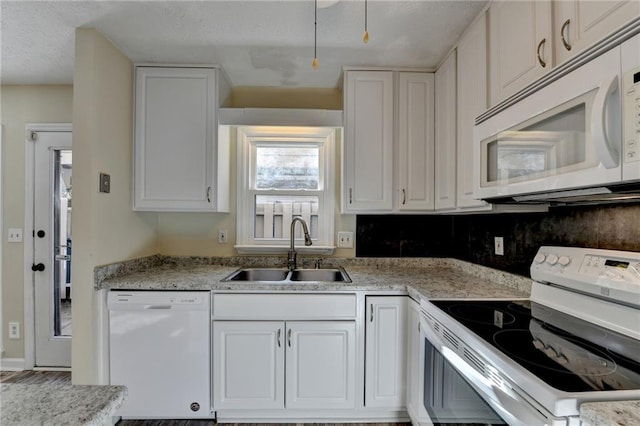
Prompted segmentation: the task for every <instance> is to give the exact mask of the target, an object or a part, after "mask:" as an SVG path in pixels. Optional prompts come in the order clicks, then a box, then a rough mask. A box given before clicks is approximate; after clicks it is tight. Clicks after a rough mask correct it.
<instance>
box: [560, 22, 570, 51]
mask: <svg viewBox="0 0 640 426" xmlns="http://www.w3.org/2000/svg"><path fill="white" fill-rule="evenodd" d="M570 23H571V19H567V20H566V21H564V24H562V28H560V39H561V40H562V44H563V45H564V48H565V49H567V50H571V45H570V44H569V42H568V41H567V39H568V38H569V32H568V31H567V37H566V38H565V36H564V32H565V30H566V29H567V28H569V24H570Z"/></svg>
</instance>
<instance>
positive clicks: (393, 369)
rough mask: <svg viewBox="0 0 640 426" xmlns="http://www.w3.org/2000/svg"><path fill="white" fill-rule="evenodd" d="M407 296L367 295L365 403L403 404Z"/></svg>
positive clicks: (386, 405)
mask: <svg viewBox="0 0 640 426" xmlns="http://www.w3.org/2000/svg"><path fill="white" fill-rule="evenodd" d="M406 324H407V298H406V297H405V296H392V297H391V296H390V297H382V296H379V297H376V296H372V297H367V318H366V327H365V333H366V352H365V359H366V362H365V398H364V404H365V406H366V407H384V408H402V407H404V406H405V405H406V404H405V393H406V389H405V377H406V355H405V349H406Z"/></svg>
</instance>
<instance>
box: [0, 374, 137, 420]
mask: <svg viewBox="0 0 640 426" xmlns="http://www.w3.org/2000/svg"><path fill="white" fill-rule="evenodd" d="M1 393H2V413H1V414H0V424H2V425H3V426H11V425H16V426H17V425H20V426H24V425H43V424H57V425H91V426H93V425H110V424H111V416H112V415H114V413H115V411H116V410H117V409H118V408H119V407H120V406H121V405H122V402H123V401H124V400H125V398H126V395H127V388H126V387H124V386H89V385H67V384H64V385H61V384H17V383H3V384H2V387H1Z"/></svg>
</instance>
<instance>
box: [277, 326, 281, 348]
mask: <svg viewBox="0 0 640 426" xmlns="http://www.w3.org/2000/svg"><path fill="white" fill-rule="evenodd" d="M281 332H282V330H281V329H278V335H277V338H278V347H281V346H280V333H281Z"/></svg>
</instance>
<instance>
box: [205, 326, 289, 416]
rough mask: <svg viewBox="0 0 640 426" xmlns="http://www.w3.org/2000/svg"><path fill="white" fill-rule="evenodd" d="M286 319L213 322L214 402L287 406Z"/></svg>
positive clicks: (216, 404)
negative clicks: (285, 395) (285, 384)
mask: <svg viewBox="0 0 640 426" xmlns="http://www.w3.org/2000/svg"><path fill="white" fill-rule="evenodd" d="M284 331H285V329H284V323H283V322H277V321H272V322H268V321H260V322H258V321H214V322H213V406H214V409H215V410H220V409H225V408H238V409H265V408H267V409H268V408H284V343H285V334H284Z"/></svg>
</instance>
